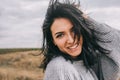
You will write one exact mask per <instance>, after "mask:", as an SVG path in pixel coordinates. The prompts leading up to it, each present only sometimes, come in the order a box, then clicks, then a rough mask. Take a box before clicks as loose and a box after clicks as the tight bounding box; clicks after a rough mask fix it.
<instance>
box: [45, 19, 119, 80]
mask: <svg viewBox="0 0 120 80" xmlns="http://www.w3.org/2000/svg"><path fill="white" fill-rule="evenodd" d="M89 21H90V23H92V26H94V29H96V30H99V31H100V32H109V33H108V34H107V35H104V36H100V37H102V38H104V39H108V40H110V41H112V42H111V43H107V44H104V43H99V44H100V45H101V46H102V47H105V48H107V49H109V50H111V53H110V54H109V55H107V56H109V57H110V58H112V59H113V60H114V61H115V62H116V63H117V65H118V66H119V67H120V31H119V30H116V29H113V28H111V27H109V26H108V25H105V24H99V23H97V22H95V21H94V20H92V19H89ZM89 27H90V26H89ZM98 36H99V35H98ZM119 67H117V66H115V65H114V64H113V63H112V61H111V60H109V58H108V57H106V56H102V69H103V75H104V78H105V80H117V79H118V76H119V74H120V73H119ZM44 80H98V79H97V77H96V75H95V73H94V71H92V69H90V71H89V70H87V69H86V67H85V66H84V64H83V61H82V60H80V61H74V62H73V63H71V62H70V61H69V60H65V59H64V58H63V57H62V56H60V57H56V58H54V59H52V60H51V61H50V62H49V63H48V65H47V68H46V71H45V76H44Z"/></svg>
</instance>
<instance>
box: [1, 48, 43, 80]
mask: <svg viewBox="0 0 120 80" xmlns="http://www.w3.org/2000/svg"><path fill="white" fill-rule="evenodd" d="M39 53H40V51H39V50H32V51H19V52H9V53H5V54H4V53H2V54H0V80H42V78H43V71H42V69H41V68H39V65H40V62H41V57H42V56H40V55H39V56H35V55H36V54H39Z"/></svg>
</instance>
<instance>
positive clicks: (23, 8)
mask: <svg viewBox="0 0 120 80" xmlns="http://www.w3.org/2000/svg"><path fill="white" fill-rule="evenodd" d="M48 2H49V0H0V48H40V47H41V43H42V31H41V25H42V23H43V20H44V16H45V13H46V9H47V7H48ZM81 9H82V10H83V11H84V12H85V13H86V14H88V15H89V16H91V17H92V18H94V19H95V20H97V21H99V22H102V23H107V24H108V25H110V26H112V27H114V28H116V29H120V17H119V16H120V0H81Z"/></svg>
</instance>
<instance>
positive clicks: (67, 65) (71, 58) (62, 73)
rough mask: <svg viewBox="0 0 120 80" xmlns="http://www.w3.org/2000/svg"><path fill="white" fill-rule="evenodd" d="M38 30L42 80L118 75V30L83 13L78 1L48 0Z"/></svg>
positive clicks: (104, 79)
mask: <svg viewBox="0 0 120 80" xmlns="http://www.w3.org/2000/svg"><path fill="white" fill-rule="evenodd" d="M72 1H73V0H72ZM42 29H43V50H42V53H43V55H44V60H43V63H42V66H43V69H44V70H45V77H44V80H117V79H118V78H119V66H120V44H119V43H120V36H119V35H120V31H118V30H116V29H113V28H111V27H109V26H108V25H106V24H99V23H97V22H96V21H94V20H92V19H91V18H89V17H86V16H84V13H83V12H82V11H81V10H79V1H78V3H75V2H70V1H69V0H65V2H63V3H62V2H60V1H59V0H51V1H50V4H49V7H48V10H47V13H46V17H45V20H44V23H43V26H42Z"/></svg>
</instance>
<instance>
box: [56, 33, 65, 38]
mask: <svg viewBox="0 0 120 80" xmlns="http://www.w3.org/2000/svg"><path fill="white" fill-rule="evenodd" d="M63 36H64V34H63V33H60V34H58V35H57V36H56V38H61V37H63Z"/></svg>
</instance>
